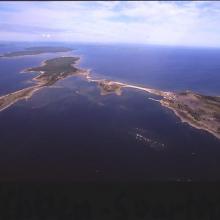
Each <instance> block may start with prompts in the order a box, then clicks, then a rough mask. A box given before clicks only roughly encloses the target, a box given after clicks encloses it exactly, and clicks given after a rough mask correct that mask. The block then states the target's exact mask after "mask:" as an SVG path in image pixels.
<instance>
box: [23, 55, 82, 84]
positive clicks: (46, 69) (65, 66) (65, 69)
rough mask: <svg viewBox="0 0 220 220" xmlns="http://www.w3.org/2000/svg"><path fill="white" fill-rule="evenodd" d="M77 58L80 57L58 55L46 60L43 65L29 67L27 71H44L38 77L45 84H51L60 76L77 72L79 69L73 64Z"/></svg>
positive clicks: (63, 76)
mask: <svg viewBox="0 0 220 220" xmlns="http://www.w3.org/2000/svg"><path fill="white" fill-rule="evenodd" d="M77 60H79V58H78V57H58V58H54V59H51V60H47V61H45V63H44V65H43V66H39V67H33V68H29V69H27V71H34V72H43V73H42V74H41V75H40V76H38V77H37V78H36V79H37V80H39V81H43V82H45V86H50V85H53V84H54V83H55V82H56V81H57V80H59V79H60V78H65V77H67V76H68V75H70V74H73V73H76V72H77V70H78V69H77V68H76V67H74V66H73V64H75V62H76V61H77Z"/></svg>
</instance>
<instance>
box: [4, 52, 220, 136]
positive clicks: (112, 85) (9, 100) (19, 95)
mask: <svg viewBox="0 0 220 220" xmlns="http://www.w3.org/2000/svg"><path fill="white" fill-rule="evenodd" d="M59 58H73V59H76V60H72V61H71V62H70V63H67V64H68V65H70V66H71V67H72V68H73V70H74V71H70V72H68V71H67V72H65V71H64V72H58V73H56V74H55V79H50V78H49V77H48V73H47V71H42V70H32V69H34V68H36V69H37V68H38V69H40V67H45V66H47V65H49V64H48V61H50V60H51V59H49V60H44V61H42V62H41V64H40V65H39V66H37V67H29V68H25V69H24V70H22V71H20V73H30V72H34V73H37V76H35V77H34V78H33V79H32V82H35V83H36V84H35V85H34V86H31V87H27V88H24V89H21V90H18V91H15V92H12V93H9V94H6V95H3V96H0V112H1V111H3V110H5V109H7V108H8V107H10V106H11V105H13V104H14V103H16V102H17V101H19V100H22V99H26V100H27V99H29V98H31V97H32V96H33V94H34V93H35V92H37V91H39V90H40V89H43V88H44V87H51V86H53V84H55V83H56V82H57V81H60V80H64V79H66V78H68V77H72V76H81V77H83V78H85V80H87V82H94V83H96V84H97V86H98V87H99V88H100V89H101V91H100V95H108V94H110V93H114V94H116V95H121V94H122V89H123V88H131V89H136V90H139V91H144V92H147V93H150V94H153V95H157V96H160V97H162V99H161V100H155V99H153V98H151V99H152V100H154V101H157V102H159V103H160V105H161V106H163V107H165V108H168V109H170V110H171V111H172V112H173V113H174V114H175V115H176V116H177V117H178V118H179V119H180V121H181V122H182V123H187V124H188V125H190V126H191V127H193V128H196V129H199V130H204V131H206V132H209V133H211V134H212V135H214V136H215V137H216V138H218V139H220V133H219V132H218V131H216V132H215V131H213V130H210V129H209V128H207V127H206V125H205V124H204V125H199V123H198V124H197V123H196V121H195V122H193V121H191V120H190V119H187V118H186V117H184V116H182V115H181V114H179V112H178V110H177V107H176V106H174V107H172V106H170V105H169V102H167V103H166V101H171V102H174V103H177V104H178V103H181V96H180V95H179V94H180V93H174V92H169V91H161V90H157V89H152V88H147V87H142V86H136V85H133V84H128V83H122V82H119V81H113V80H106V79H94V78H93V77H92V76H91V69H81V68H80V67H79V64H80V59H81V58H82V57H81V56H77V57H75V56H69V57H66V56H62V57H59ZM59 58H58V59H59ZM55 59H56V58H55ZM64 67H65V66H64ZM48 71H50V70H48ZM65 73H66V75H65ZM44 75H46V76H45V77H43V76H44ZM51 80H52V81H51ZM50 82H51V83H52V84H51V85H50ZM47 84H48V85H47ZM191 94H192V95H194V94H195V93H193V92H191ZM176 100H178V102H177V101H176ZM201 102H202V101H201ZM181 104H184V100H182V103H181ZM202 104H203V103H202ZM179 111H180V112H181V109H179ZM184 111H185V112H187V110H185V109H184ZM187 113H189V112H187ZM189 116H190V117H192V115H190V114H189V115H188V117H189ZM206 116H207V115H206ZM208 116H209V115H208ZM192 120H193V118H192ZM208 125H209V126H210V124H208Z"/></svg>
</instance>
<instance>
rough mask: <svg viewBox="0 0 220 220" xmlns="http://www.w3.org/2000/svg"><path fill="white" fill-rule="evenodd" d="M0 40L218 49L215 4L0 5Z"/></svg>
mask: <svg viewBox="0 0 220 220" xmlns="http://www.w3.org/2000/svg"><path fill="white" fill-rule="evenodd" d="M0 40H9V41H68V42H98V43H121V42H123V43H143V44H163V45H184V46H205V47H220V2H217V1H216V2H215V1H210V2H209V1H188V2H180V1H179V2H178V1H177V2H174V1H170V2H165V1H164V2H162V1H160V2H156V1H153V2H144V1H143V2H141V1H136V2H135V1H130V2H119V1H108V2H107V1H106V2H105V1H97V2H80V1H78V2H6V1H5V2H0Z"/></svg>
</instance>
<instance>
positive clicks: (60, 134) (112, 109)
mask: <svg viewBox="0 0 220 220" xmlns="http://www.w3.org/2000/svg"><path fill="white" fill-rule="evenodd" d="M32 46H66V47H70V48H72V49H73V51H71V52H65V53H47V54H39V55H34V56H23V57H16V58H1V59H0V95H5V94H8V93H11V92H14V91H17V90H20V89H23V88H26V87H29V86H31V85H34V83H33V81H32V78H34V77H35V76H37V73H23V72H22V70H24V69H25V68H28V67H33V66H39V65H41V63H42V62H43V61H44V60H46V59H51V58H55V57H59V56H79V57H80V62H79V63H78V64H77V66H78V67H79V68H82V69H89V70H90V71H91V75H92V76H93V77H94V78H97V79H111V80H115V81H120V82H125V83H129V84H133V85H139V86H145V87H148V88H155V89H160V90H163V91H175V92H180V91H185V90H191V91H194V92H197V93H200V94H205V95H206V94H207V95H213V96H220V62H219V57H220V49H216V48H190V47H177V46H175V47H174V46H158V45H140V44H137V45H135V44H132V45H129V44H95V43H88V44H86V43H81V44H80V43H67V42H65V43H42V42H32V43H27V42H20V43H16V42H3V43H2V42H1V43H0V54H2V53H5V52H10V51H18V50H23V49H24V48H27V47H32ZM151 98H153V99H158V98H159V97H157V96H155V95H152V94H148V93H146V92H143V91H138V90H135V89H131V88H130V89H129V88H127V89H123V91H122V95H121V96H117V95H115V94H109V95H104V96H103V95H101V94H100V89H99V88H98V87H97V85H96V84H95V83H94V82H88V81H86V80H85V79H84V78H83V77H79V76H72V77H68V78H66V79H64V80H61V81H58V82H57V83H56V84H55V85H54V86H51V87H48V88H44V89H42V90H40V91H38V92H36V93H35V94H34V95H33V96H32V97H31V98H30V99H28V100H21V101H18V102H17V103H15V104H13V105H12V106H10V107H9V108H7V109H5V110H4V111H2V112H0V180H5V181H8V180H9V181H10V180H13V181H23V180H28V181H42V180H43V181H80V182H81V181H85V182H88V181H91V182H93V181H94V182H111V181H117V182H128V181H130V182H137V181H141V182H146V181H147V182H148V181H184V182H190V181H219V180H220V140H219V139H217V138H216V137H214V136H213V135H212V134H210V133H208V132H206V131H204V130H199V129H196V128H193V127H191V126H190V125H188V124H186V123H182V122H181V121H180V119H179V118H178V117H177V116H176V115H175V114H174V113H173V112H172V111H171V110H169V109H167V108H165V107H163V106H161V105H160V103H158V102H157V101H155V100H153V99H151Z"/></svg>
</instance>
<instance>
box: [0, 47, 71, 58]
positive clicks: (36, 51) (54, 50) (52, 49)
mask: <svg viewBox="0 0 220 220" xmlns="http://www.w3.org/2000/svg"><path fill="white" fill-rule="evenodd" d="M71 50H73V49H71V48H67V47H28V48H26V49H25V50H21V51H14V52H9V53H5V54H2V55H0V58H4V57H5V58H7V57H8V58H10V57H18V56H27V55H37V54H42V53H57V52H68V51H71Z"/></svg>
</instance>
